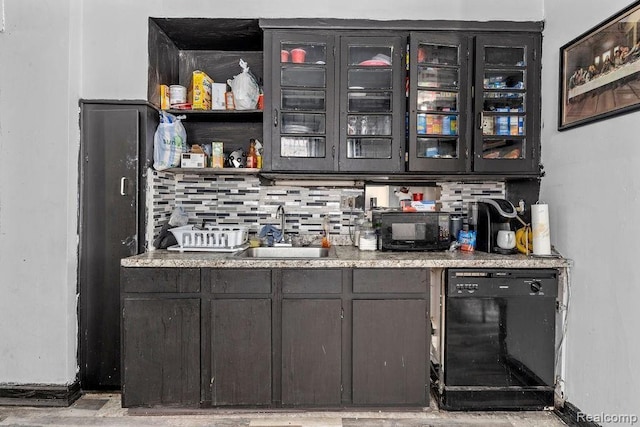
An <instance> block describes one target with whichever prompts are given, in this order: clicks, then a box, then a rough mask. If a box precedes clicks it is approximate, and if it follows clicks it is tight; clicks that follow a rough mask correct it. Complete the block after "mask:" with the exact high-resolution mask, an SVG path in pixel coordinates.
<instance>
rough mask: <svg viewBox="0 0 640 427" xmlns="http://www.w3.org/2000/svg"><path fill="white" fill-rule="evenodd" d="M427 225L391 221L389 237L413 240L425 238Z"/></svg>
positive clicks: (399, 239)
mask: <svg viewBox="0 0 640 427" xmlns="http://www.w3.org/2000/svg"><path fill="white" fill-rule="evenodd" d="M426 233H427V226H426V224H424V223H414V222H412V223H393V224H391V239H392V240H395V241H405V242H406V241H415V240H424V239H425V238H426Z"/></svg>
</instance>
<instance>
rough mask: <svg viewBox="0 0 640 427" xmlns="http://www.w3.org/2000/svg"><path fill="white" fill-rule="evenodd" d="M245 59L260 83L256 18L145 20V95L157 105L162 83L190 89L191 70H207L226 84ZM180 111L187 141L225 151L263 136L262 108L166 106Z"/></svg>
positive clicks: (243, 146) (260, 45)
mask: <svg viewBox="0 0 640 427" xmlns="http://www.w3.org/2000/svg"><path fill="white" fill-rule="evenodd" d="M241 59H243V60H244V61H246V62H247V64H248V66H249V71H250V72H251V74H252V75H253V76H254V77H255V79H256V81H257V83H258V85H259V86H260V87H262V85H263V70H264V64H263V39H262V30H261V29H260V28H259V26H258V20H257V19H233V18H219V19H197V18H150V19H149V74H148V75H149V78H148V88H147V96H148V98H147V99H148V100H149V102H150V103H152V104H153V105H155V106H156V107H157V108H160V85H182V86H184V87H186V88H189V86H190V84H191V79H192V75H193V72H194V71H196V70H199V71H203V72H205V73H206V74H207V75H208V76H209V77H210V78H211V79H212V80H213V82H214V83H222V84H226V83H227V80H228V79H233V77H234V76H236V75H238V74H240V73H241V72H242V68H241V67H240V65H239V62H240V60H241ZM169 111H170V112H171V113H172V114H174V115H184V116H185V119H184V120H183V121H182V123H183V125H184V127H185V130H186V132H187V143H188V144H189V145H193V144H200V145H206V144H210V143H211V142H212V141H218V142H223V143H224V151H225V154H227V155H228V154H230V153H231V152H232V151H234V150H237V149H243V150H244V152H245V153H247V152H248V150H249V145H250V141H249V140H250V139H252V138H257V139H259V140H262V120H263V112H262V110H258V109H257V108H256V109H253V110H226V109H222V110H211V109H209V110H169Z"/></svg>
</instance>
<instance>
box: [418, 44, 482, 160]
mask: <svg viewBox="0 0 640 427" xmlns="http://www.w3.org/2000/svg"><path fill="white" fill-rule="evenodd" d="M410 64H411V65H410V68H409V69H410V87H411V91H410V97H409V108H410V117H409V127H410V129H409V170H410V171H424V172H431V171H438V172H440V171H464V170H465V169H466V168H467V163H468V149H469V144H468V137H467V123H468V120H467V118H468V115H469V105H470V102H469V81H470V76H469V60H468V37H467V36H460V35H457V34H453V33H451V34H444V35H443V34H431V33H412V34H411V46H410Z"/></svg>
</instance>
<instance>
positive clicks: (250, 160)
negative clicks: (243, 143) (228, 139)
mask: <svg viewBox="0 0 640 427" xmlns="http://www.w3.org/2000/svg"><path fill="white" fill-rule="evenodd" d="M257 167H258V153H256V140H255V139H251V142H250V143H249V154H247V168H251V169H255V168H257Z"/></svg>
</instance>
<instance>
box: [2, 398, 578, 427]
mask: <svg viewBox="0 0 640 427" xmlns="http://www.w3.org/2000/svg"><path fill="white" fill-rule="evenodd" d="M161 413H162V412H158V411H145V410H141V409H136V410H129V409H126V408H122V407H121V406H120V395H119V394H104V393H89V394H85V395H84V396H82V397H81V398H80V399H79V400H78V401H76V402H75V403H74V404H73V405H71V406H70V407H68V408H32V407H8V406H7V407H0V426H14V427H23V426H24V427H26V426H122V427H128V426H150V427H155V426H159V427H173V426H176V427H177V426H185V427H186V426H188V427H199V426H210V427H445V426H446V427H485V426H487V427H489V426H491V427H556V426H565V425H566V424H564V423H563V422H562V421H561V420H560V419H559V418H558V417H557V416H556V415H555V414H553V412H550V411H531V412H447V411H440V410H438V408H437V407H436V406H435V404H434V403H432V404H431V407H429V408H422V409H418V410H415V411H377V410H371V411H349V410H344V411H302V410H290V411H288V410H278V411H276V410H264V411H258V410H251V411H249V410H230V409H222V410H217V409H216V410H196V411H184V410H179V409H177V410H175V411H173V412H172V413H171V414H170V415H168V414H167V412H165V413H163V414H162V415H161Z"/></svg>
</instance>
